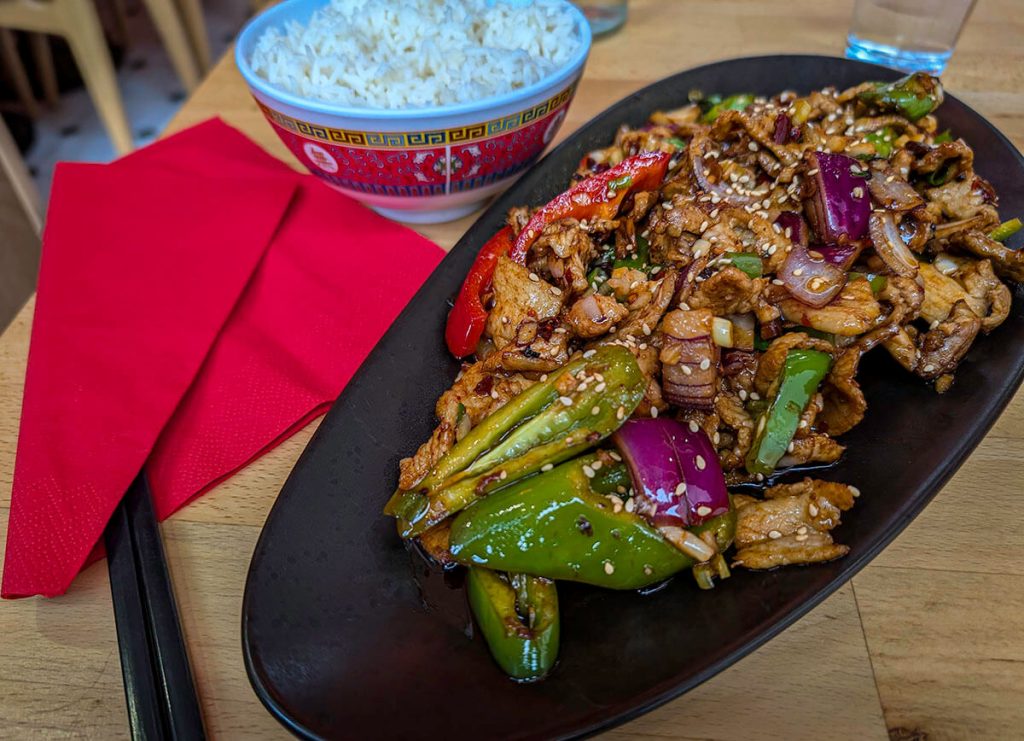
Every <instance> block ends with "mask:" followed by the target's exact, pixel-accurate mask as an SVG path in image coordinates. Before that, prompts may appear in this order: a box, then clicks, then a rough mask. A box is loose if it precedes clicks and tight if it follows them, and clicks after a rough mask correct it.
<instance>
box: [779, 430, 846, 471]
mask: <svg viewBox="0 0 1024 741" xmlns="http://www.w3.org/2000/svg"><path fill="white" fill-rule="evenodd" d="M843 450H845V448H844V447H843V446H842V445H840V444H839V443H837V442H836V441H835V440H833V439H832V438H831V437H829V436H828V435H822V434H819V433H811V434H810V435H808V436H807V437H794V438H793V442H791V443H790V450H789V451H787V453H786V455H784V456H782V460H780V461H779V466H780V467H784V468H789V467H792V466H802V465H804V464H807V463H833V462H835V461H837V460H839V458H840V457H841V456H842V455H843Z"/></svg>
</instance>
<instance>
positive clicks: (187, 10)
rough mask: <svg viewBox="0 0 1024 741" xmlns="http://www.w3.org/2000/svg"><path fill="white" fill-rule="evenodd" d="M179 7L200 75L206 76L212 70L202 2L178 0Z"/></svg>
mask: <svg viewBox="0 0 1024 741" xmlns="http://www.w3.org/2000/svg"><path fill="white" fill-rule="evenodd" d="M177 5H178V11H179V12H180V13H181V19H182V20H183V21H184V23H185V30H186V31H187V32H188V36H189V40H190V41H191V42H192V51H193V52H195V59H196V63H197V64H198V65H199V73H200V74H203V75H205V74H206V73H207V72H208V71H209V69H210V40H209V37H208V36H207V34H206V21H205V20H204V19H203V4H202V0H177Z"/></svg>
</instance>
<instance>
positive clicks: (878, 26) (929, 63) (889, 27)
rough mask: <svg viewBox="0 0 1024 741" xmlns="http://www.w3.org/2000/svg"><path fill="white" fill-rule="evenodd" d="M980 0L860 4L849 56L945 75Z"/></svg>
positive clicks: (883, 0) (889, 0)
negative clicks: (961, 32)
mask: <svg viewBox="0 0 1024 741" xmlns="http://www.w3.org/2000/svg"><path fill="white" fill-rule="evenodd" d="M974 3H975V0H856V1H855V3H854V6H853V20H852V21H851V23H850V32H849V34H848V35H847V37H846V56H847V57H849V58H850V59H861V60H863V61H865V62H874V63H875V64H882V65H885V66H886V67H895V68H896V69H900V70H903V71H905V72H917V71H919V70H920V71H924V72H929V73H931V74H933V75H937V74H941V73H942V71H943V70H944V69H945V68H946V62H948V61H949V57H950V56H951V55H952V54H953V47H954V46H956V40H957V38H958V37H959V36H960V31H961V29H962V28H963V27H964V23H965V22H966V21H967V17H968V16H969V15H970V14H971V10H972V9H973V8H974Z"/></svg>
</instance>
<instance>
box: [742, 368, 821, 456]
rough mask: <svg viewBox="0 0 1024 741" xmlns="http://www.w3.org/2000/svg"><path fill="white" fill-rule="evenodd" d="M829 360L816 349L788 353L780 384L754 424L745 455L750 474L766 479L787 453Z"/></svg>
mask: <svg viewBox="0 0 1024 741" xmlns="http://www.w3.org/2000/svg"><path fill="white" fill-rule="evenodd" d="M831 364H832V359H831V358H830V357H829V356H828V354H827V353H823V352H820V351H818V350H790V351H789V352H788V353H787V354H786V362H785V364H784V365H783V368H782V382H781V384H780V385H779V390H778V393H776V395H775V398H774V399H772V403H771V406H769V407H768V411H767V412H765V413H764V414H762V415H761V417H760V418H759V419H758V421H757V432H756V434H755V436H754V443H753V445H751V446H750V452H748V453H747V460H746V466H747V470H748V471H749V472H750V473H760V474H763V475H765V476H767V475H769V474H770V473H772V471H774V470H775V466H776V465H777V464H778V462H779V460H781V458H782V456H784V455H785V454H786V449H787V448H788V447H789V443H790V441H791V440H792V439H793V435H794V433H796V429H797V425H798V424H799V423H800V415H801V414H803V411H804V408H805V407H806V406H807V403H808V402H809V401H810V400H811V397H812V396H814V393H815V391H817V389H818V384H820V383H821V381H822V379H823V378H824V377H825V374H826V373H828V370H829V367H830V366H831Z"/></svg>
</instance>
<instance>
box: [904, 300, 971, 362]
mask: <svg viewBox="0 0 1024 741" xmlns="http://www.w3.org/2000/svg"><path fill="white" fill-rule="evenodd" d="M980 329H981V320H980V319H979V318H978V315H977V314H975V313H974V312H973V311H971V307H970V306H968V305H967V302H966V301H957V302H956V303H955V304H953V309H952V311H951V312H950V313H949V317H948V318H947V319H946V320H945V321H942V322H939V324H938V325H937V326H936V327H935V328H934V329H932V330H930V331H929V332H928V333H927V334H925V335H924V337H923V338H922V339H921V343H920V347H919V351H920V359H919V360H918V364H917V368H916V369H915V370H916V372H917V374H918V375H919V376H921V377H922V378H927V379H933V378H938V377H939V376H941V375H943V374H944V373H952V372H953V371H954V370H955V369H956V366H957V364H958V363H959V362H960V361H961V360H962V359H963V357H964V355H966V354H967V351H968V350H969V349H970V347H971V343H972V342H974V338H975V337H977V336H978V331H979V330H980Z"/></svg>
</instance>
